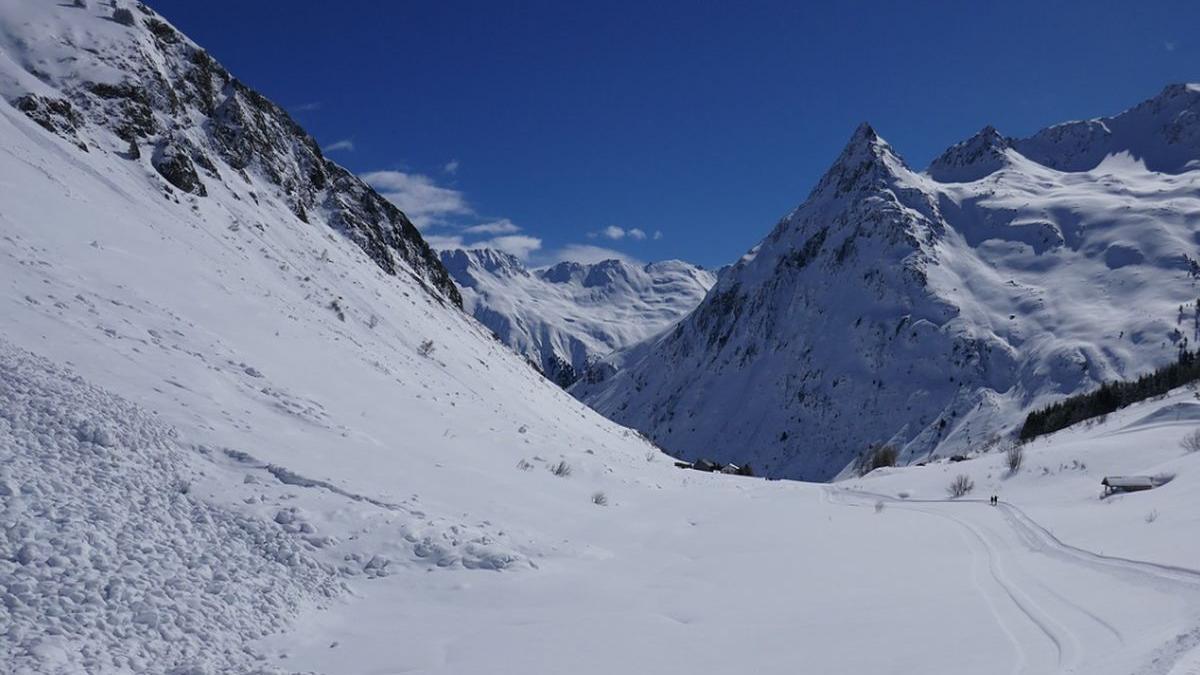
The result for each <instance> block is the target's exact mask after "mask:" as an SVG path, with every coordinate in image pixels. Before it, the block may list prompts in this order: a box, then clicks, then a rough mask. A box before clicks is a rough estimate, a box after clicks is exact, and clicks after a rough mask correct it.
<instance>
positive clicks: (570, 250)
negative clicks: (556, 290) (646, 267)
mask: <svg viewBox="0 0 1200 675" xmlns="http://www.w3.org/2000/svg"><path fill="white" fill-rule="evenodd" d="M540 257H541V258H543V259H545V260H548V261H550V262H560V261H563V260H571V261H574V262H577V263H583V264H584V265H590V264H592V263H598V262H600V261H602V260H620V261H622V262H627V263H629V264H631V265H640V264H642V261H640V260H638V259H637V258H634V257H633V256H630V255H626V254H624V253H621V252H620V251H614V250H613V249H611V248H604V247H603V246H592V245H590V244H567V245H566V246H564V247H562V248H560V249H557V250H554V251H548V252H546V253H545V254H544V255H542V256H540Z"/></svg>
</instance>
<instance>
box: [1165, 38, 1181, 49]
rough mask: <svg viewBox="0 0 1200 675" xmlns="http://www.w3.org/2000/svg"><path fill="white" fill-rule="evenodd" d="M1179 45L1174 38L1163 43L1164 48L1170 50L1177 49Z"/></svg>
mask: <svg viewBox="0 0 1200 675" xmlns="http://www.w3.org/2000/svg"><path fill="white" fill-rule="evenodd" d="M1178 46H1179V45H1178V44H1176V43H1175V41H1174V40H1167V41H1166V42H1164V43H1163V49H1165V50H1167V51H1169V52H1173V51H1175V48H1176V47H1178Z"/></svg>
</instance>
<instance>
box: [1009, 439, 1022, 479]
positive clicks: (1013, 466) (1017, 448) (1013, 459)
mask: <svg viewBox="0 0 1200 675" xmlns="http://www.w3.org/2000/svg"><path fill="white" fill-rule="evenodd" d="M1024 462H1025V446H1023V445H1021V444H1020V443H1013V444H1012V445H1010V446H1008V449H1007V450H1005V451H1004V463H1005V464H1006V465H1007V466H1008V472H1009V473H1016V472H1018V471H1020V470H1021V464H1023V463H1024Z"/></svg>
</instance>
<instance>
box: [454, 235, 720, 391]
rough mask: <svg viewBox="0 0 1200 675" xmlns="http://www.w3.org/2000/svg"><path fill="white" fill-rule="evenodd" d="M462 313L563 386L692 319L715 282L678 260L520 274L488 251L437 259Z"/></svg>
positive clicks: (569, 265)
mask: <svg viewBox="0 0 1200 675" xmlns="http://www.w3.org/2000/svg"><path fill="white" fill-rule="evenodd" d="M442 262H443V263H444V264H445V265H446V268H447V269H448V270H449V272H450V275H451V276H452V277H453V278H454V280H455V282H456V283H457V284H458V285H459V287H460V289H461V291H462V294H463V301H464V308H465V309H466V310H467V311H468V312H470V313H471V314H472V315H474V316H475V318H476V319H478V320H479V321H480V322H481V323H482V324H483V325H485V326H487V327H488V328H490V329H491V330H492V332H493V333H495V334H496V335H497V337H499V339H500V341H501V342H503V343H505V344H506V345H508V346H509V347H512V348H513V349H514V350H516V352H517V353H518V354H521V355H523V356H525V357H526V358H528V359H529V360H530V361H531V362H533V363H536V364H539V367H540V368H541V369H542V372H543V373H545V374H546V376H547V377H548V378H550V379H551V380H554V381H556V382H558V383H560V384H563V385H564V386H565V385H570V384H571V383H572V382H574V381H575V380H576V379H577V378H579V377H582V376H584V375H585V373H586V372H587V370H588V369H589V368H590V367H591V366H592V365H593V364H594V363H595V362H596V361H598V360H599V359H601V358H602V357H605V356H608V355H610V354H612V353H613V352H615V351H618V350H620V349H622V348H624V347H627V346H629V345H631V344H633V343H635V342H640V341H642V340H645V339H647V338H649V337H651V336H653V335H655V334H657V333H660V332H662V331H663V330H666V329H667V328H669V327H670V326H672V325H674V324H675V322H676V321H678V320H679V319H681V318H682V317H683V316H685V315H686V314H687V313H688V312H690V311H692V310H693V309H694V308H695V307H696V305H697V304H699V303H700V300H702V299H703V298H704V294H705V293H706V292H707V291H708V289H709V288H711V287H712V285H713V283H714V282H715V280H716V278H715V276H714V275H713V273H712V272H709V271H708V270H705V269H703V268H701V267H697V266H696V265H692V264H690V263H686V262H683V261H680V260H666V261H662V262H656V263H649V264H646V265H635V264H631V263H627V262H623V261H620V260H605V261H602V262H599V263H594V264H590V265H584V264H581V263H576V262H561V263H558V264H555V265H550V266H547V267H544V268H539V269H532V270H530V269H526V267H525V265H524V264H523V263H521V261H520V260H518V259H517V258H515V257H514V256H512V255H509V254H507V253H504V252H501V251H496V250H492V249H482V250H471V251H464V250H453V251H443V252H442Z"/></svg>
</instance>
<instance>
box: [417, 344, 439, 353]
mask: <svg viewBox="0 0 1200 675" xmlns="http://www.w3.org/2000/svg"><path fill="white" fill-rule="evenodd" d="M434 349H437V347H436V345H434V344H433V340H424V341H423V342H421V344H420V345H418V346H417V353H418V354H420V355H421V356H425V357H428V356H429V355H430V354H432V353H433V350H434Z"/></svg>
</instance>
